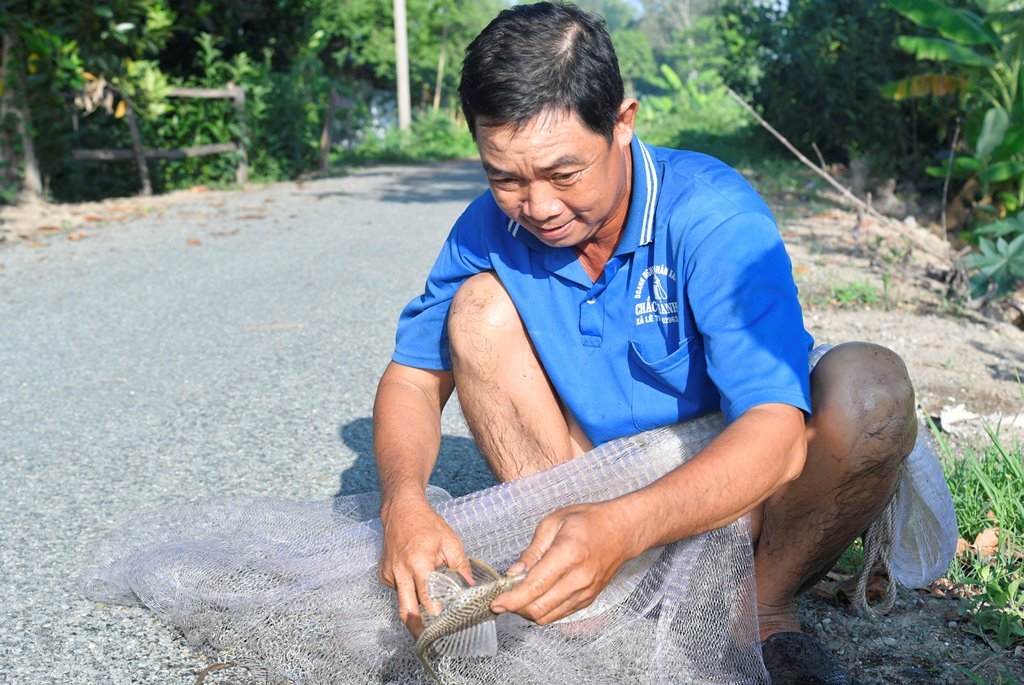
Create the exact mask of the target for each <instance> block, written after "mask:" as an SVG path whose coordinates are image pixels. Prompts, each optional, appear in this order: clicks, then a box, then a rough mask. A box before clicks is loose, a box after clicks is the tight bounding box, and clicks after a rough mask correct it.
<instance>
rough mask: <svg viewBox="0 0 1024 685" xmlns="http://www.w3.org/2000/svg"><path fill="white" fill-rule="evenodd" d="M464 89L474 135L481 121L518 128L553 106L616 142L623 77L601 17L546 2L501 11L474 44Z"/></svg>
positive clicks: (464, 68) (461, 92) (464, 103)
mask: <svg viewBox="0 0 1024 685" xmlns="http://www.w3.org/2000/svg"><path fill="white" fill-rule="evenodd" d="M459 96H460V98H461V99H462V111H463V113H464V114H465V115H466V123H468V124H469V130H470V132H471V133H472V134H473V138H474V139H476V125H477V124H478V123H479V124H480V125H483V126H505V125H511V126H514V127H516V128H520V127H522V126H524V125H526V124H527V122H529V121H530V120H531V119H533V118H534V117H535V116H537V115H538V114H540V113H541V112H542V111H544V110H548V109H550V110H554V111H564V112H573V113H575V114H576V115H577V116H578V117H579V118H580V120H581V121H582V122H583V123H584V125H586V127H587V128H588V129H590V130H591V131H593V132H594V133H597V134H600V135H602V136H604V137H605V138H606V139H607V140H608V141H609V142H611V140H612V132H613V130H614V128H615V123H616V121H618V118H619V107H620V106H621V105H622V98H623V88H622V76H621V75H620V74H619V61H618V59H617V58H616V57H615V49H614V48H613V47H612V40H611V37H610V36H609V35H608V31H607V29H606V28H605V22H604V20H603V19H602V18H600V17H598V16H595V15H593V14H589V13H588V12H584V11H583V10H581V9H580V8H578V7H576V6H575V5H571V4H568V3H560V2H540V3H537V4H535V5H516V6H514V7H510V8H509V9H506V10H504V11H502V12H501V14H499V15H498V16H497V17H495V18H494V19H493V20H492V21H491V23H490V24H488V25H487V28H485V29H484V30H483V31H481V32H480V35H479V36H477V37H476V38H475V39H474V40H473V42H472V43H470V44H469V47H467V48H466V57H465V61H463V63H462V80H461V82H460V83H459Z"/></svg>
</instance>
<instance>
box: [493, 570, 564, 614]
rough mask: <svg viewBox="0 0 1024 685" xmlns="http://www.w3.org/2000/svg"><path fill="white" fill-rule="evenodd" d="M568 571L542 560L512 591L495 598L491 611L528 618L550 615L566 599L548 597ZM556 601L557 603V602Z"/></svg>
mask: <svg viewBox="0 0 1024 685" xmlns="http://www.w3.org/2000/svg"><path fill="white" fill-rule="evenodd" d="M567 571H568V569H566V568H564V567H563V568H561V569H560V568H559V566H558V565H557V564H553V563H551V562H549V561H547V560H541V561H540V562H538V563H537V565H536V566H534V567H533V568H531V569H530V571H529V573H528V574H527V576H526V578H525V579H524V580H523V582H521V583H520V584H519V585H517V586H516V587H515V588H513V589H512V590H510V591H508V592H505V593H503V594H500V595H498V596H497V597H495V599H494V601H493V602H491V610H492V611H494V612H495V613H501V612H503V611H515V612H519V613H522V614H523V615H525V616H527V618H531V617H533V616H541V615H544V614H546V613H548V611H550V610H551V609H552V608H554V606H555V605H557V604H560V603H561V602H562V601H563V600H564V597H557V598H556V597H547V596H546V595H547V593H548V592H549V591H550V590H551V589H552V588H553V587H554V586H555V585H556V584H557V583H558V581H559V580H560V579H561V578H562V576H564V575H565V573H566V572H567ZM542 598H543V599H542ZM556 599H557V601H555V600H556ZM524 609H525V610H526V611H524Z"/></svg>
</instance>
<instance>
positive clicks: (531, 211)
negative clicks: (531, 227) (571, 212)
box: [523, 182, 565, 226]
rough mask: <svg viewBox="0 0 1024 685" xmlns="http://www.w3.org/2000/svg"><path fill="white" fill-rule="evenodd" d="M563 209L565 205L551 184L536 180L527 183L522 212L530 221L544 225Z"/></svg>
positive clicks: (556, 216)
mask: <svg viewBox="0 0 1024 685" xmlns="http://www.w3.org/2000/svg"><path fill="white" fill-rule="evenodd" d="M563 209H565V205H564V204H563V203H562V201H561V200H560V199H559V197H558V193H557V192H556V191H555V190H554V188H552V187H551V184H549V183H545V182H538V183H531V184H530V185H529V189H528V190H527V194H526V202H525V204H524V206H523V214H525V215H526V217H527V218H528V219H529V221H530V223H532V224H535V225H538V226H544V225H545V224H547V223H548V222H549V221H551V220H552V219H556V218H558V216H559V215H561V214H562V210H563Z"/></svg>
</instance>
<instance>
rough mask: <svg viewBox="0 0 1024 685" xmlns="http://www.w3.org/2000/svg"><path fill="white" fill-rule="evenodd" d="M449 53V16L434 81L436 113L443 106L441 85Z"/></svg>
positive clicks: (442, 36) (442, 32)
mask: <svg viewBox="0 0 1024 685" xmlns="http://www.w3.org/2000/svg"><path fill="white" fill-rule="evenodd" d="M447 55H448V18H447V17H445V20H444V28H443V29H441V54H440V55H439V56H438V58H437V81H436V82H435V83H434V114H437V110H439V109H440V108H441V87H442V86H443V85H444V62H445V58H446V57H447Z"/></svg>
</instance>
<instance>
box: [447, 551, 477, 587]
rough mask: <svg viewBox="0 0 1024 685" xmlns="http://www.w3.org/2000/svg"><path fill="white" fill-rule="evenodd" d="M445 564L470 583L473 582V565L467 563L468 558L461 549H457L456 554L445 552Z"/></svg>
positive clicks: (472, 583)
mask: <svg viewBox="0 0 1024 685" xmlns="http://www.w3.org/2000/svg"><path fill="white" fill-rule="evenodd" d="M445 565H446V566H447V567H448V568H449V569H451V570H452V571H455V572H456V573H458V574H460V575H461V576H462V577H463V578H465V579H466V582H468V583H469V584H470V585H474V584H475V582H474V580H473V566H472V565H471V564H470V563H469V558H468V557H467V556H466V555H465V553H464V552H463V551H462V550H461V549H460V550H458V552H457V554H446V555H445Z"/></svg>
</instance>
